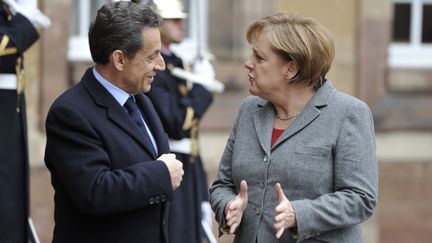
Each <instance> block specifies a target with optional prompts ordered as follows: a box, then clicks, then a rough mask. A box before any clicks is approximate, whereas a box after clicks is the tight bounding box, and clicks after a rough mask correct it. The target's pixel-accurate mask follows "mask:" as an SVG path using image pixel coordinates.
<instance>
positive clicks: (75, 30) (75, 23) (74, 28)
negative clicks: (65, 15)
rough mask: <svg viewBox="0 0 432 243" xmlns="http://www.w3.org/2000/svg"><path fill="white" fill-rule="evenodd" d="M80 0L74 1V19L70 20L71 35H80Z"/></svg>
mask: <svg viewBox="0 0 432 243" xmlns="http://www.w3.org/2000/svg"><path fill="white" fill-rule="evenodd" d="M79 3H80V2H79V1H72V18H71V19H72V21H71V22H70V29H69V32H70V35H71V36H76V35H79V13H78V9H79Z"/></svg>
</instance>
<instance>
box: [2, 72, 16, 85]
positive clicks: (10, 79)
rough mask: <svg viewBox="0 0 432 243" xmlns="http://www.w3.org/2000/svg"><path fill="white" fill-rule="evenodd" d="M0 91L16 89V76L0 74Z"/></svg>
mask: <svg viewBox="0 0 432 243" xmlns="http://www.w3.org/2000/svg"><path fill="white" fill-rule="evenodd" d="M0 89H17V76H16V74H12V73H8V74H4V73H2V74H0Z"/></svg>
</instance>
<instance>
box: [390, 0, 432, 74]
mask: <svg viewBox="0 0 432 243" xmlns="http://www.w3.org/2000/svg"><path fill="white" fill-rule="evenodd" d="M389 54H390V55H389V65H390V66H391V67H403V68H430V67H432V0H395V1H394V8H393V31H392V43H391V44H390V48H389Z"/></svg>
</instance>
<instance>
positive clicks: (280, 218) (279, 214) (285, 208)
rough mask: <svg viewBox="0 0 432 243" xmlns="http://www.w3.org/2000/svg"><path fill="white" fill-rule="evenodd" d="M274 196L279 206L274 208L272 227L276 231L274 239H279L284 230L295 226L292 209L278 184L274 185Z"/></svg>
mask: <svg viewBox="0 0 432 243" xmlns="http://www.w3.org/2000/svg"><path fill="white" fill-rule="evenodd" d="M275 191H276V196H277V198H278V201H279V204H278V205H277V206H276V208H275V211H276V217H275V221H276V222H275V224H274V225H273V227H274V228H275V229H276V232H277V233H276V239H279V238H280V237H281V236H282V234H283V232H284V231H285V229H288V228H291V227H294V226H296V224H297V222H296V217H295V212H294V208H293V206H292V204H291V202H290V201H289V200H288V198H286V196H285V194H284V193H283V190H282V187H281V185H280V184H279V183H276V185H275Z"/></svg>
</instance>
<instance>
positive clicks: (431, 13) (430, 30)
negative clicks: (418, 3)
mask: <svg viewBox="0 0 432 243" xmlns="http://www.w3.org/2000/svg"><path fill="white" fill-rule="evenodd" d="M422 43H432V5H423V21H422Z"/></svg>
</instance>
